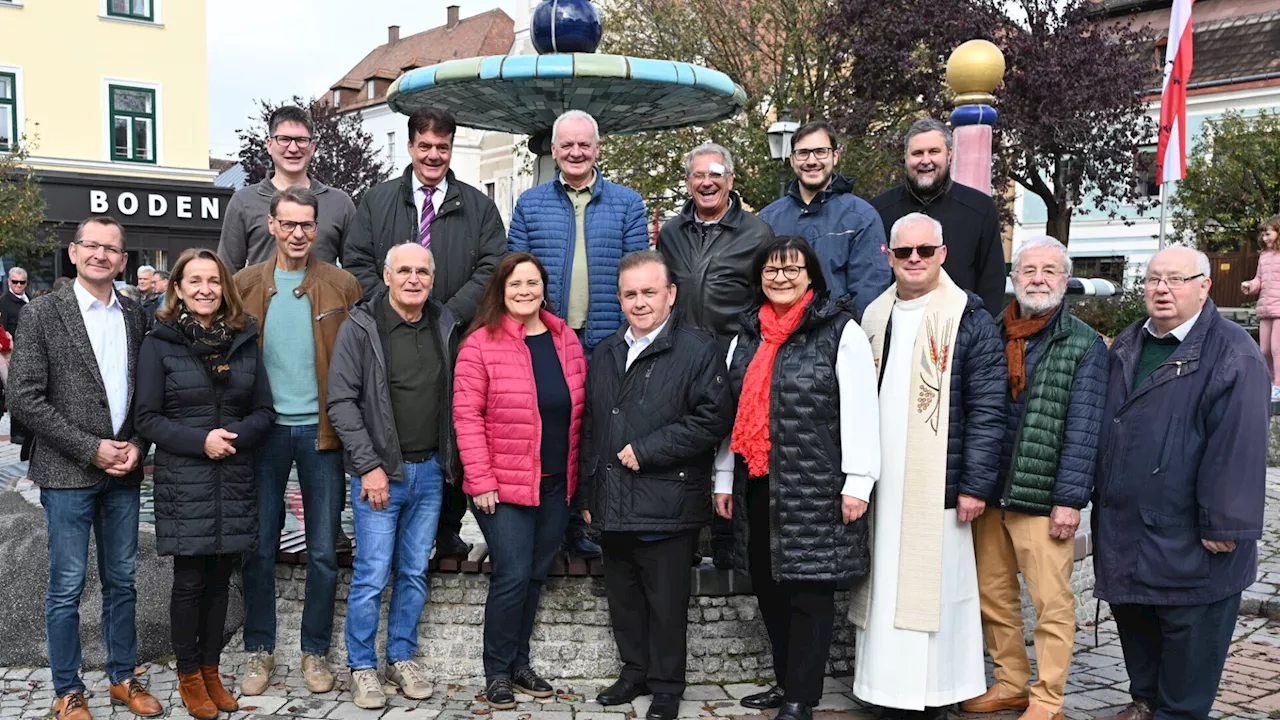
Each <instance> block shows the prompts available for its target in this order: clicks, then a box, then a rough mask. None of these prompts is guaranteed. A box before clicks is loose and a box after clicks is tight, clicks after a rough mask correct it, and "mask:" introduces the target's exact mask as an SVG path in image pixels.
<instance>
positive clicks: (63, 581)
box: [40, 478, 139, 696]
mask: <svg viewBox="0 0 1280 720" xmlns="http://www.w3.org/2000/svg"><path fill="white" fill-rule="evenodd" d="M40 504H41V505H43V506H44V515H45V519H46V520H47V522H48V523H49V590H48V594H47V595H46V596H45V604H44V621H45V631H46V633H48V641H49V665H50V667H51V669H52V672H53V689H54V692H55V693H56V694H57V695H58V696H62V695H65V694H67V693H69V692H76V691H83V690H84V689H85V686H84V681H82V680H81V679H80V659H81V658H80V595H81V593H82V592H83V591H84V577H85V570H86V569H87V566H88V562H89V530H90V529H91V528H92V530H93V536H94V540H95V541H96V543H97V555H98V576H99V577H100V578H101V580H102V640H103V644H104V645H105V646H106V649H107V668H106V669H107V677H108V678H109V679H110V680H111V682H112V683H113V684H118V683H120V682H121V681H123V680H125V679H127V678H130V677H133V669H134V667H135V666H136V664H137V652H138V638H137V628H136V624H135V617H134V608H135V606H136V605H137V600H138V593H137V591H136V590H135V589H134V586H133V568H134V561H135V560H137V557H138V505H139V500H138V486H137V485H135V484H132V483H127V484H126V483H122V482H120V480H118V479H117V478H107V479H105V480H102V481H101V482H99V483H98V484H97V485H94V486H93V487H87V488H77V489H74V490H52V489H48V488H41V489H40Z"/></svg>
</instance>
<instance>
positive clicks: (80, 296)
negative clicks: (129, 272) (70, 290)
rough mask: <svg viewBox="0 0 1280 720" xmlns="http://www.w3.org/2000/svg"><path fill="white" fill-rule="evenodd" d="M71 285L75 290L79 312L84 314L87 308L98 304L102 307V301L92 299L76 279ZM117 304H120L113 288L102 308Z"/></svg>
mask: <svg viewBox="0 0 1280 720" xmlns="http://www.w3.org/2000/svg"><path fill="white" fill-rule="evenodd" d="M71 285H72V286H73V287H74V288H75V293H76V303H78V304H79V305H80V312H86V311H87V310H88V309H89V308H91V307H93V304H94V303H98V304H100V305H102V301H101V300H99V299H98V298H96V297H94V296H93V295H92V294H91V293H90V292H89V291H88V290H86V289H85V287H84V286H83V285H81V284H80V281H79V280H78V279H77V280H76V281H75V282H73V283H71ZM119 304H120V301H119V300H117V299H116V291H115V288H112V289H111V300H110V301H108V302H107V303H106V304H105V305H103V307H106V308H112V307H115V306H117V305H119Z"/></svg>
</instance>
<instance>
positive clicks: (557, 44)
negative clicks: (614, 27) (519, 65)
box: [529, 0, 604, 55]
mask: <svg viewBox="0 0 1280 720" xmlns="http://www.w3.org/2000/svg"><path fill="white" fill-rule="evenodd" d="M529 35H530V37H531V39H532V40H533V47H534V49H536V50H537V51H538V53H539V54H540V55H546V54H548V53H593V52H595V51H596V48H597V47H599V46H600V38H601V37H602V36H603V35H604V26H603V25H601V23H600V11H599V10H597V9H596V6H595V5H594V4H592V2H591V0H542V3H541V4H539V5H538V7H536V8H534V10H533V17H532V19H531V20H530V22H529Z"/></svg>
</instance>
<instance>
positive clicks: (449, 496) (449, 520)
mask: <svg viewBox="0 0 1280 720" xmlns="http://www.w3.org/2000/svg"><path fill="white" fill-rule="evenodd" d="M466 514H467V494H466V493H464V492H462V483H461V482H455V483H445V484H444V497H443V498H442V499H441V501H440V523H439V524H438V525H436V537H437V538H445V537H449V536H450V535H457V534H458V533H459V532H461V531H462V516H463V515H466Z"/></svg>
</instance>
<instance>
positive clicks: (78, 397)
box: [6, 285, 148, 489]
mask: <svg viewBox="0 0 1280 720" xmlns="http://www.w3.org/2000/svg"><path fill="white" fill-rule="evenodd" d="M116 298H117V299H118V300H119V301H120V307H121V309H122V310H123V311H124V326H125V333H126V335H127V337H128V343H129V412H128V415H126V416H125V420H124V424H123V425H121V426H120V433H119V435H116V434H114V433H112V431H111V410H110V408H108V407H107V391H106V387H105V386H104V385H103V383H102V375H101V373H99V371H98V361H97V358H96V357H95V356H94V354H93V346H92V345H91V344H90V343H89V333H88V331H87V330H86V329H85V325H84V318H83V317H82V316H81V314H80V305H79V304H78V303H77V302H76V295H75V288H74V287H73V286H72V285H67V286H66V287H65V288H63V289H62V290H59V291H57V292H54V293H50V294H48V295H45V296H43V297H38V298H36V299H34V300H32V301H31V303H30V304H29V305H27V306H26V307H25V308H24V309H23V311H22V323H21V325H19V326H18V336H17V337H16V338H14V341H13V356H12V357H11V358H10V361H9V386H8V388H7V389H6V395H7V397H8V402H9V411H10V412H11V413H12V414H13V418H14V419H15V420H17V421H18V422H21V423H22V424H23V425H26V426H27V428H28V429H29V430H30V432H31V434H32V435H33V436H34V445H33V447H32V450H31V467H30V470H29V471H28V473H27V476H28V477H30V478H31V481H32V482H34V483H35V484H37V485H39V486H40V487H42V488H53V489H74V488H85V487H93V486H94V485H97V484H98V483H99V482H101V481H102V480H103V479H104V478H106V477H108V476H107V474H106V472H105V471H103V470H100V469H98V468H97V467H96V466H95V465H94V464H93V458H94V456H95V455H96V454H97V452H98V443H99V442H100V441H101V440H104V439H114V440H127V441H129V442H131V443H133V444H134V445H136V446H137V447H138V451H139V453H140V455H141V456H142V457H145V456H146V454H147V446H148V443H147V442H146V441H144V440H143V439H142V437H141V436H139V435H138V433H137V432H136V431H134V429H133V391H134V384H135V383H134V380H135V378H134V373H135V372H136V370H137V367H138V349H139V348H140V347H141V345H142V336H143V335H144V334H145V333H146V319H145V317H144V313H143V311H142V308H141V307H139V306H138V304H137V303H135V302H134V301H132V300H130V299H128V298H126V297H123V296H121V295H119V294H117V295H116ZM122 480H123V481H124V482H129V483H139V482H141V481H142V467H141V463H139V467H138V468H136V469H135V470H134V471H133V472H131V473H129V475H128V476H126V477H124V478H122Z"/></svg>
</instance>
